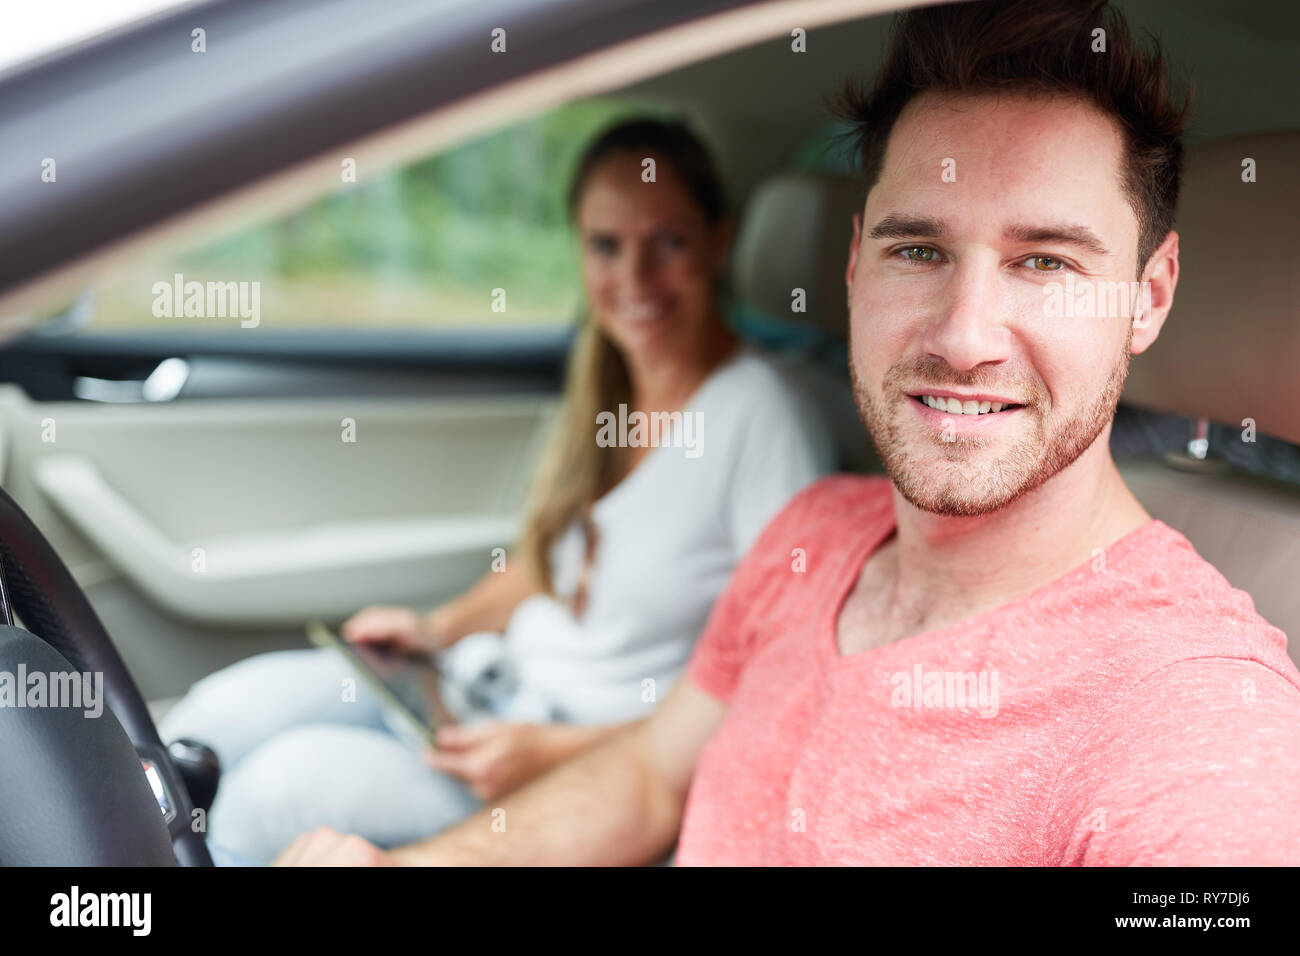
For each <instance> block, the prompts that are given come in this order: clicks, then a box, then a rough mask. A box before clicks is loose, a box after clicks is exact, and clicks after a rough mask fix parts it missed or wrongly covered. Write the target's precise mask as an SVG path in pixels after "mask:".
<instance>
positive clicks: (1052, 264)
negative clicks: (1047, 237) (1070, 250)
mask: <svg viewBox="0 0 1300 956" xmlns="http://www.w3.org/2000/svg"><path fill="white" fill-rule="evenodd" d="M1025 261H1026V262H1028V263H1030V268H1031V269H1033V270H1034V271H1036V272H1059V271H1060V270H1062V269H1064V268H1065V262H1064V260H1061V259H1057V258H1056V257H1055V256H1030V257H1029V258H1028V259H1026V260H1025Z"/></svg>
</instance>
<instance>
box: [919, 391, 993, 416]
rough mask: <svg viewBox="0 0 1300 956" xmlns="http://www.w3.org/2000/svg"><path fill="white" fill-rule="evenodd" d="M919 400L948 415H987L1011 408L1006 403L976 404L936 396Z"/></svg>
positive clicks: (924, 396) (925, 396) (928, 396)
mask: <svg viewBox="0 0 1300 956" xmlns="http://www.w3.org/2000/svg"><path fill="white" fill-rule="evenodd" d="M920 399H921V401H922V402H924V403H925V404H926V405H929V406H930V407H931V408H933V409H934V410H935V411H938V412H945V413H946V414H949V415H987V414H989V413H990V412H1000V411H1002V409H1004V408H1010V407H1011V405H1010V404H1009V403H1006V402H977V401H974V400H971V401H967V402H963V401H961V400H960V399H956V398H945V397H941V396H938V395H922V396H920Z"/></svg>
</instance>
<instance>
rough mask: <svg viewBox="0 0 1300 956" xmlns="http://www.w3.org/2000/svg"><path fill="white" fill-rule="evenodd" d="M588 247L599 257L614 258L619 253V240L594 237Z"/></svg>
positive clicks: (607, 237)
mask: <svg viewBox="0 0 1300 956" xmlns="http://www.w3.org/2000/svg"><path fill="white" fill-rule="evenodd" d="M587 247H588V248H589V249H590V250H591V251H592V252H594V253H596V255H598V256H612V255H613V254H614V253H616V252H618V240H617V239H613V238H611V237H609V236H593V237H592V238H591V239H590V240H589V241H588V243H587Z"/></svg>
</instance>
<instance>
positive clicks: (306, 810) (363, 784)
mask: <svg viewBox="0 0 1300 956" xmlns="http://www.w3.org/2000/svg"><path fill="white" fill-rule="evenodd" d="M345 680H352V681H353V683H352V684H351V685H348V686H349V687H351V686H355V697H356V699H355V700H345V699H344V694H343V693H342V689H343V687H344V686H345V685H344V683H343V682H344V681H345ZM348 696H351V694H349V695H348ZM159 733H160V735H161V737H162V739H163V740H164V741H165V742H170V741H172V740H176V739H177V738H179V737H192V738H194V739H195V740H199V741H201V742H203V743H206V744H207V745H208V746H210V747H212V748H213V750H215V751H216V753H217V756H218V757H219V758H220V760H221V766H222V774H221V784H220V786H219V788H218V790H217V796H216V799H215V801H214V802H213V805H212V810H211V812H210V813H209V814H208V838H209V841H210V843H211V844H215V845H216V846H217V847H218V848H219V849H220V850H225V851H231V853H233V854H234V855H236V856H237V857H243V858H246V860H247V861H250V862H257V863H269V862H270V861H271V860H272V859H274V858H275V856H276V854H277V853H279V852H280V850H282V849H283V848H284V847H285V846H287V845H288V844H289V843H290V842H292V841H293V839H294V838H295V837H297V836H299V835H300V834H302V833H305V832H307V831H308V830H313V829H315V828H316V827H320V826H330V827H334V828H335V829H337V830H340V831H342V832H344V833H356V834H360V835H361V836H363V837H365V838H366V839H367V840H369V841H370V842H371V843H374V844H375V845H376V846H380V847H385V848H386V847H392V846H399V845H402V844H405V843H411V842H414V841H416V840H420V839H423V838H425V837H429V836H432V835H433V834H435V833H437V832H439V831H440V830H442V829H445V828H446V827H448V826H450V825H452V824H453V823H456V822H458V821H460V820H462V819H464V818H465V817H467V816H469V815H470V814H471V813H473V812H474V811H475V810H476V809H478V807H479V800H478V799H477V798H476V797H475V796H474V795H473V794H472V793H471V792H470V791H469V789H468V788H467V787H466V786H465V785H464V784H463V783H462V782H461V781H460V780H458V779H456V778H454V777H451V776H448V775H446V774H444V773H441V772H439V771H436V770H433V769H432V768H430V767H429V766H428V765H427V764H426V763H425V762H424V760H423V759H422V757H421V755H420V754H419V753H417V752H416V751H414V750H412V749H411V748H410V747H409V746H408V745H407V744H405V743H403V742H402V741H400V740H399V739H398V738H397V737H396V736H395V735H394V734H393V732H392V731H391V730H389V728H388V725H387V724H386V723H385V720H384V711H383V708H382V706H381V704H380V701H379V699H378V698H377V696H376V695H375V694H374V693H373V692H372V691H371V690H370V688H369V687H368V686H367V685H366V684H365V682H364V681H361V680H357V679H355V673H354V672H353V671H352V669H351V667H350V666H349V665H348V663H347V662H346V660H344V658H343V656H342V655H341V654H339V653H338V652H337V651H333V650H329V649H313V650H301V651H277V652H274V653H270V654H259V655H257V656H256V657H251V658H249V659H247V660H244V661H240V662H239V663H237V664H234V665H232V666H230V667H227V668H225V669H224V670H221V671H218V672H217V673H215V674H212V675H210V676H208V677H206V678H204V679H203V680H201V681H199V682H198V683H197V684H195V685H194V687H193V688H192V689H191V690H190V692H189V693H188V694H187V695H186V696H185V697H184V698H182V699H181V700H180V701H179V702H178V703H177V704H176V706H174V707H173V708H172V710H171V711H170V712H169V713H168V714H167V715H166V717H165V718H164V720H163V721H162V724H161V726H160V728H159ZM219 855H221V856H222V858H223V860H225V861H226V862H230V861H231V859H232V858H231V857H230V856H228V855H226V854H219Z"/></svg>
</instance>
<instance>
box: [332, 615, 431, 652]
mask: <svg viewBox="0 0 1300 956" xmlns="http://www.w3.org/2000/svg"><path fill="white" fill-rule="evenodd" d="M340 632H341V633H342V635H343V639H344V640H345V641H350V642H351V643H353V644H385V645H387V646H388V647H392V648H395V649H398V650H403V651H411V652H417V653H422V654H431V653H433V652H434V651H436V650H438V649H439V642H438V640H437V638H435V637H434V635H433V634H432V633H431V632H430V630H429V623H428V621H427V619H426V618H424V617H422V616H421V615H420V614H418V613H416V612H415V611H413V610H411V609H410V608H409V607H383V606H380V607H368V608H366V609H365V610H364V611H358V612H357V613H356V614H353V615H352V616H351V617H350V618H348V619H347V620H346V621H344V622H343V627H342V628H341V629H340Z"/></svg>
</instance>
